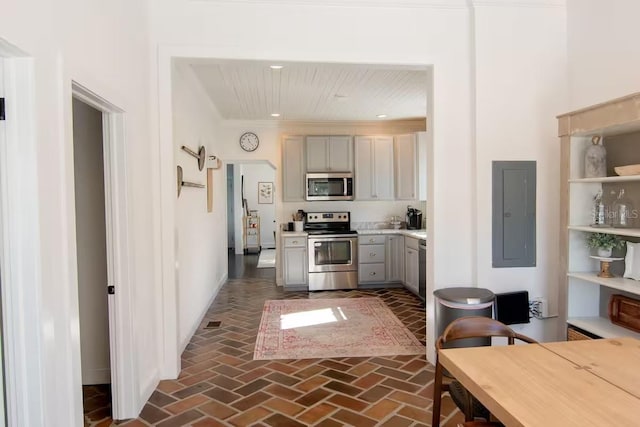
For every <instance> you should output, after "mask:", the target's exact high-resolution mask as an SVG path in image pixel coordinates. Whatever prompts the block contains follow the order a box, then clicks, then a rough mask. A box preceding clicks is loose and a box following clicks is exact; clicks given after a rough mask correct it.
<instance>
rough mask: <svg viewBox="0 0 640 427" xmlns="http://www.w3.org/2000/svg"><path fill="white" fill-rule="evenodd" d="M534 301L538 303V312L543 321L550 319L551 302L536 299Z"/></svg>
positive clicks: (540, 298)
mask: <svg viewBox="0 0 640 427" xmlns="http://www.w3.org/2000/svg"><path fill="white" fill-rule="evenodd" d="M533 301H535V302H537V303H538V312H539V313H540V318H541V319H546V318H547V317H549V302H548V301H547V299H546V298H542V297H535V298H534V299H533Z"/></svg>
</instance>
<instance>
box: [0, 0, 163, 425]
mask: <svg viewBox="0 0 640 427" xmlns="http://www.w3.org/2000/svg"><path fill="white" fill-rule="evenodd" d="M147 12H148V11H147V4H146V2H130V1H126V0H115V1H110V2H100V3H98V2H81V1H77V0H76V1H73V0H62V1H56V2H53V1H50V0H32V1H9V2H3V7H2V13H1V14H0V28H2V37H3V38H5V39H6V40H7V41H9V42H10V43H12V44H13V45H15V46H17V47H18V48H19V49H21V50H22V51H24V52H25V53H26V54H27V56H31V57H32V58H33V59H34V61H33V70H34V74H33V82H34V84H35V88H36V90H35V94H36V95H35V96H36V99H35V105H36V116H35V126H36V129H35V131H36V134H37V156H36V157H35V158H33V159H32V161H34V162H37V164H38V167H37V171H38V176H37V179H38V186H39V189H38V192H39V214H40V215H39V217H40V223H39V224H33V227H34V228H38V230H39V237H40V248H39V250H38V249H37V248H36V253H34V259H35V260H38V259H39V260H41V261H36V262H38V263H39V264H38V266H39V267H40V277H41V278H42V279H41V283H40V284H39V286H40V294H41V301H42V306H41V307H39V311H40V313H41V319H42V323H41V324H38V325H33V327H34V328H38V329H39V330H40V331H41V334H42V351H43V357H42V360H41V369H42V371H43V372H44V387H43V393H42V395H43V396H44V400H43V401H42V408H43V412H44V420H46V425H48V426H69V425H82V394H81V369H80V338H79V336H80V334H79V331H78V294H77V277H76V256H75V255H76V244H75V231H74V230H75V214H74V202H73V168H72V167H71V165H72V162H73V149H72V124H71V81H72V80H75V81H76V82H79V83H80V84H82V85H83V86H85V87H86V88H88V89H89V90H91V91H93V92H95V93H97V94H98V95H100V96H101V97H103V98H105V99H107V100H108V101H109V102H111V103H112V104H114V105H116V106H118V107H120V108H121V109H122V110H123V111H125V112H126V113H125V118H126V120H125V123H126V125H125V130H124V137H125V138H126V158H127V165H126V169H127V171H126V176H127V188H126V191H127V194H128V198H129V202H130V206H129V210H128V212H129V221H130V224H129V228H128V229H129V232H130V235H129V236H128V244H129V249H130V256H131V259H132V260H134V262H131V269H130V271H128V277H129V282H128V283H120V284H118V285H119V286H121V287H122V289H125V288H127V289H129V288H130V289H131V294H132V306H133V311H134V313H135V334H136V335H135V340H134V342H135V348H132V349H129V350H130V351H129V354H131V355H134V356H133V357H135V360H133V361H132V364H133V365H134V366H135V371H136V375H135V377H134V378H131V380H132V381H133V382H134V384H135V388H136V390H138V391H137V394H138V395H137V396H133V399H131V401H130V402H129V403H130V404H131V406H132V407H133V408H134V410H133V411H132V412H136V409H138V410H139V408H141V407H142V405H143V403H144V401H145V400H146V398H147V397H148V395H149V393H150V392H151V391H152V390H153V387H155V385H156V383H157V380H158V358H159V352H158V351H157V350H158V343H159V341H158V333H157V332H158V331H157V326H156V325H157V322H156V315H155V313H156V309H157V306H156V302H155V301H154V299H153V298H150V296H153V295H157V294H158V293H159V287H160V286H161V282H160V280H159V279H160V278H159V276H158V275H157V274H156V267H157V265H159V262H158V261H159V258H157V257H156V255H157V254H159V251H154V243H157V241H156V238H155V236H156V235H158V233H155V232H154V222H155V221H154V215H155V211H154V209H153V206H154V205H153V198H152V195H153V193H154V185H153V183H154V182H155V180H154V179H153V178H154V177H153V174H152V173H153V170H154V169H153V167H154V164H157V161H154V160H153V159H152V158H151V159H150V155H149V153H150V150H151V147H152V144H151V142H152V141H151V140H150V137H149V112H150V110H149V96H148V95H149V67H150V63H149V44H148V31H147ZM34 267H36V266H35V265H34ZM33 369H34V370H37V369H40V367H38V366H34V367H33ZM26 392H27V393H30V392H33V395H32V396H33V398H32V399H33V401H38V399H39V393H38V391H37V390H26ZM131 415H132V416H133V415H135V413H131ZM44 420H43V421H42V422H43V423H44ZM32 425H38V424H36V421H34V424H32Z"/></svg>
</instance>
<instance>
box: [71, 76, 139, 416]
mask: <svg viewBox="0 0 640 427" xmlns="http://www.w3.org/2000/svg"><path fill="white" fill-rule="evenodd" d="M71 92H72V97H73V98H76V99H78V100H79V101H82V102H84V103H85V104H87V105H89V106H91V107H93V108H95V109H96V110H98V111H101V112H102V140H103V142H102V144H103V156H104V186H105V225H106V230H105V231H106V242H107V278H108V283H107V284H105V292H107V288H106V286H107V285H113V286H115V294H110V295H108V304H109V350H110V360H111V363H110V365H111V394H112V417H113V419H125V418H130V417H131V416H132V414H136V413H137V412H136V411H137V402H138V398H139V386H138V383H137V382H136V381H135V378H137V366H136V361H135V357H133V355H134V354H135V351H134V349H135V346H134V333H133V323H134V319H133V313H132V295H133V292H132V289H131V284H132V282H131V280H130V268H129V253H130V244H129V237H128V236H129V215H128V201H127V168H126V162H127V159H126V145H125V144H126V141H125V131H124V112H123V111H122V110H121V109H120V108H118V107H116V106H115V105H113V104H111V103H110V102H108V101H107V100H105V99H104V98H102V97H100V96H99V95H97V94H95V93H93V92H91V91H90V90H89V89H87V88H85V87H83V86H82V85H80V84H79V83H77V82H75V81H72V83H71ZM74 203H75V198H74ZM76 250H77V248H76ZM76 268H77V267H76ZM75 278H76V283H75V292H76V295H77V292H78V282H77V274H76V275H75ZM75 310H78V306H76V307H75ZM75 314H79V313H75ZM76 347H77V348H76V351H77V352H78V354H79V352H80V341H79V340H78V343H77V346H76ZM79 360H80V358H78V361H79ZM79 386H80V387H81V386H82V382H80V384H79Z"/></svg>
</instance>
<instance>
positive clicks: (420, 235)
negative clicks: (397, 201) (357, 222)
mask: <svg viewBox="0 0 640 427" xmlns="http://www.w3.org/2000/svg"><path fill="white" fill-rule="evenodd" d="M358 234H366V235H368V236H370V235H373V234H398V235H401V236H407V237H413V238H415V239H426V238H427V230H406V229H398V230H396V229H395V228H376V229H372V230H358Z"/></svg>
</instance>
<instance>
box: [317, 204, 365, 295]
mask: <svg viewBox="0 0 640 427" xmlns="http://www.w3.org/2000/svg"><path fill="white" fill-rule="evenodd" d="M304 230H305V231H306V232H307V233H308V234H309V238H308V242H309V290H310V291H320V290H327V289H355V288H357V287H358V234H357V232H356V231H352V230H351V215H350V213H349V212H308V213H307V221H306V223H305V225H304Z"/></svg>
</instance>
